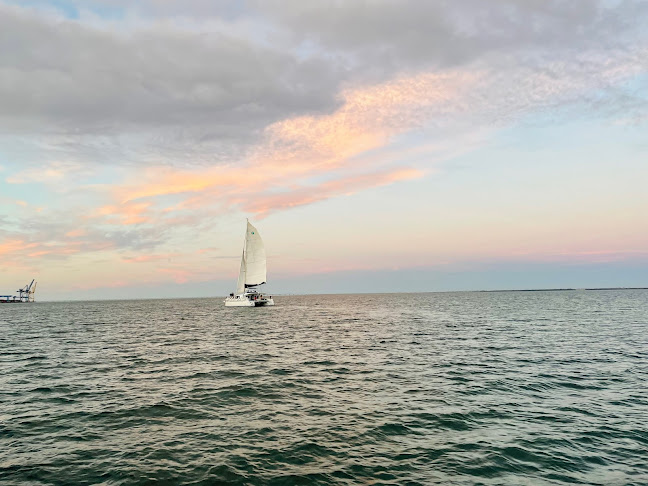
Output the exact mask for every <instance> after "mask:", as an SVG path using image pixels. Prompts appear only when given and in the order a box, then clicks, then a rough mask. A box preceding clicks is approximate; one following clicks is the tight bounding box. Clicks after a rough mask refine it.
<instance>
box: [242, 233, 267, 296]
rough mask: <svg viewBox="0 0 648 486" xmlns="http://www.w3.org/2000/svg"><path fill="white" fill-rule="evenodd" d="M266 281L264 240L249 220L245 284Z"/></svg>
mask: <svg viewBox="0 0 648 486" xmlns="http://www.w3.org/2000/svg"><path fill="white" fill-rule="evenodd" d="M262 283H266V254H265V247H264V246H263V240H262V239H261V236H260V235H259V232H258V231H257V229H256V228H255V227H254V226H252V225H251V224H250V223H249V222H248V224H247V234H246V235H245V286H246V287H252V286H254V285H261V284H262Z"/></svg>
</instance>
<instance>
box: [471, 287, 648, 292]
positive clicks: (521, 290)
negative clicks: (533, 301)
mask: <svg viewBox="0 0 648 486" xmlns="http://www.w3.org/2000/svg"><path fill="white" fill-rule="evenodd" d="M572 290H648V287H593V288H566V289H501V290H475V291H474V292H567V291H572Z"/></svg>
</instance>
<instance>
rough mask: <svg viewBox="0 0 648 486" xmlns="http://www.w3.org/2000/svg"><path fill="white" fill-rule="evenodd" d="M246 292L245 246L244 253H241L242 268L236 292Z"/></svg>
mask: <svg viewBox="0 0 648 486" xmlns="http://www.w3.org/2000/svg"><path fill="white" fill-rule="evenodd" d="M243 292H245V247H243V254H242V255H241V270H239V277H238V282H236V293H237V294H242V293H243Z"/></svg>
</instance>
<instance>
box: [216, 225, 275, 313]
mask: <svg viewBox="0 0 648 486" xmlns="http://www.w3.org/2000/svg"><path fill="white" fill-rule="evenodd" d="M266 280H267V272H266V254H265V247H264V246H263V240H262V239H261V235H259V232H258V231H257V229H256V228H255V227H254V226H252V225H251V224H250V222H249V221H248V222H247V230H246V232H245V243H243V256H242V257H241V269H240V271H239V276H238V282H237V284H236V294H235V293H234V292H232V293H231V294H229V297H226V298H225V305H226V306H228V307H259V306H268V305H274V300H272V296H271V295H265V294H263V293H261V292H259V291H258V290H257V287H258V286H259V285H262V284H264V283H266Z"/></svg>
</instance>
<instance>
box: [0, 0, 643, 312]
mask: <svg viewBox="0 0 648 486" xmlns="http://www.w3.org/2000/svg"><path fill="white" fill-rule="evenodd" d="M646 25H648V2H645V1H641V0H637V1H633V0H575V1H553V0H490V1H487V2H485V1H483V0H463V1H460V2H459V1H447V0H429V1H425V2H421V1H418V0H411V1H408V0H399V1H396V0H393V1H392V0H374V1H369V0H351V1H348V0H346V1H335V0H330V1H319V0H309V1H308V2H303V1H274V0H250V1H240V0H237V1H233V0H232V1H229V0H223V1H211V0H209V1H208V0H183V1H172V0H139V1H126V0H56V1H44V0H23V1H9V0H0V294H4V293H10V292H13V291H14V290H15V289H17V288H18V287H20V286H23V285H24V284H26V283H29V282H30V281H31V279H32V278H35V279H36V280H37V281H38V289H37V294H36V297H37V300H65V299H102V298H156V297H160V298H168V297H191V296H197V297H208V296H222V295H225V294H227V293H229V292H230V291H233V290H234V287H235V285H236V277H237V274H238V269H239V259H240V254H241V248H242V244H243V237H244V233H245V219H246V218H249V219H250V221H251V222H253V224H255V225H256V227H257V228H258V230H259V232H260V234H261V235H262V236H263V238H264V240H265V244H266V250H267V254H268V285H267V290H268V291H269V292H271V293H278V294H281V293H336V292H340V293H344V292H424V291H453V290H495V289H527V288H587V287H640V286H648V29H646V28H645V26H646Z"/></svg>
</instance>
